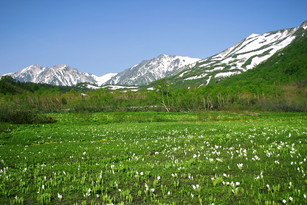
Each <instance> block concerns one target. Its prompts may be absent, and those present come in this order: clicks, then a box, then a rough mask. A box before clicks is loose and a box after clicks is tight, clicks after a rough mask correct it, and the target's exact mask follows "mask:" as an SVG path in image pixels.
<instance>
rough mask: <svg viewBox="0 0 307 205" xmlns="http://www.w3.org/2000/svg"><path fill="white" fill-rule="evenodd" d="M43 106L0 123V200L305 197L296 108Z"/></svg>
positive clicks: (302, 120)
mask: <svg viewBox="0 0 307 205" xmlns="http://www.w3.org/2000/svg"><path fill="white" fill-rule="evenodd" d="M48 116H51V117H53V118H54V119H56V120H57V123H54V124H41V125H33V124H32V125H8V124H5V125H3V126H2V127H4V128H3V130H4V131H3V132H2V133H0V138H1V140H0V141H1V146H0V204H23V203H24V204H112V203H113V204H211V203H214V204H282V203H284V202H286V203H287V204H288V203H292V204H306V200H307V199H306V195H307V190H306V182H307V181H306V176H305V170H306V154H307V153H306V152H307V151H306V150H307V149H306V131H307V130H306V121H307V116H306V114H305V113H227V112H206V113H91V114H88V113H79V114H78V113H75V114H72V113H57V114H49V115H48ZM8 127H9V129H7V128H8Z"/></svg>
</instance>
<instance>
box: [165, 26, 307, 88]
mask: <svg viewBox="0 0 307 205" xmlns="http://www.w3.org/2000/svg"><path fill="white" fill-rule="evenodd" d="M306 28H307V22H304V23H303V24H302V25H301V26H299V27H296V28H291V29H283V30H278V31H273V32H268V33H265V34H263V35H260V34H252V35H250V36H249V37H247V38H245V39H244V40H242V41H240V42H239V43H237V44H235V45H234V46H232V47H230V48H228V49H226V50H225V51H223V52H221V53H219V54H216V55H214V56H212V57H209V58H206V59H203V60H200V61H198V62H196V63H195V64H194V65H192V66H191V65H190V66H189V67H185V68H182V69H180V70H179V71H178V72H176V73H174V74H173V75H172V76H171V77H169V78H168V80H169V81H171V82H173V83H174V84H178V86H184V87H187V86H194V87H195V86H196V87H198V86H201V85H207V84H209V83H210V82H216V81H220V80H221V79H224V78H225V77H229V76H231V75H237V74H241V73H243V72H245V71H247V70H249V69H252V68H254V67H255V66H257V65H259V64H260V63H261V62H264V61H265V60H267V59H269V58H270V57H271V56H272V55H274V54H275V53H276V52H277V51H279V50H281V49H283V48H285V47H286V46H288V45H289V44H291V42H293V41H294V40H295V39H296V38H297V37H299V36H303V35H306Z"/></svg>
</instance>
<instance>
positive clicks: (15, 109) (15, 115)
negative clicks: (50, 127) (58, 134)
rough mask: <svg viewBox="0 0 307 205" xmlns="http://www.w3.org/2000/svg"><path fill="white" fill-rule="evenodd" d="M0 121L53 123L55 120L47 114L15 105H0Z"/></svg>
mask: <svg viewBox="0 0 307 205" xmlns="http://www.w3.org/2000/svg"><path fill="white" fill-rule="evenodd" d="M0 122H7V123H14V124H38V123H54V122H56V120H54V119H53V118H51V117H49V116H45V115H40V114H37V113H34V112H33V111H31V110H26V109H23V108H22V107H19V106H17V105H15V106H14V105H4V104H2V105H1V107H0Z"/></svg>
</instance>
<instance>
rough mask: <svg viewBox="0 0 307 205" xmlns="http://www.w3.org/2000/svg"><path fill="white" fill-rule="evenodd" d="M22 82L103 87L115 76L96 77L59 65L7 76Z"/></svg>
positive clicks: (26, 69)
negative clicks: (87, 84) (88, 84)
mask: <svg viewBox="0 0 307 205" xmlns="http://www.w3.org/2000/svg"><path fill="white" fill-rule="evenodd" d="M6 75H9V76H12V77H13V78H14V79H16V80H18V81H20V82H33V83H45V84H50V85H60V86H74V85H76V84H78V83H85V82H86V83H92V84H98V85H101V84H102V83H104V82H106V81H108V80H109V79H110V78H111V77H112V76H114V75H115V74H113V73H111V74H106V75H104V76H100V77H99V76H96V75H93V74H89V73H84V72H79V71H78V70H77V69H75V68H70V67H69V66H67V65H58V66H53V67H51V68H48V67H41V66H39V65H31V66H29V67H26V68H24V69H22V70H20V71H18V72H16V73H10V74H6Z"/></svg>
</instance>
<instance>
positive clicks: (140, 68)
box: [105, 55, 200, 85]
mask: <svg viewBox="0 0 307 205" xmlns="http://www.w3.org/2000/svg"><path fill="white" fill-rule="evenodd" d="M199 60H200V59H199V58H190V57H182V56H172V55H159V56H158V57H156V58H153V59H151V60H144V61H142V62H141V63H139V64H136V65H134V66H132V67H131V68H128V69H126V70H124V71H123V72H120V73H118V74H117V75H115V76H114V77H112V78H111V79H110V80H109V81H107V82H106V83H105V84H112V85H147V84H149V83H151V82H153V81H155V80H159V79H161V78H165V77H167V76H169V75H171V74H173V73H174V72H176V71H177V70H178V69H180V68H181V67H183V66H186V65H188V64H192V63H195V62H196V61H199Z"/></svg>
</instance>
